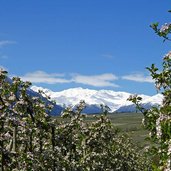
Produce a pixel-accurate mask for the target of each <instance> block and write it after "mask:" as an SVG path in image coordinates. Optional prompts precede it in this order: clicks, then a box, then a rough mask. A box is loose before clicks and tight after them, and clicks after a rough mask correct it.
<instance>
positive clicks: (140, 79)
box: [122, 74, 154, 83]
mask: <svg viewBox="0 0 171 171" xmlns="http://www.w3.org/2000/svg"><path fill="white" fill-rule="evenodd" d="M122 79H124V80H130V81H136V82H141V83H143V82H147V83H154V81H153V80H152V78H151V77H150V76H145V75H144V74H130V75H125V76H122Z"/></svg>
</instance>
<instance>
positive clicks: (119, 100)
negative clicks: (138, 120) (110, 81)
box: [31, 86, 163, 113]
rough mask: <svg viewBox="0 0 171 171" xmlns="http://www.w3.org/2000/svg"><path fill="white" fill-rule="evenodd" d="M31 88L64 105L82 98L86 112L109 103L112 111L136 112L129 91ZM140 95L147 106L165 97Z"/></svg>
mask: <svg viewBox="0 0 171 171" xmlns="http://www.w3.org/2000/svg"><path fill="white" fill-rule="evenodd" d="M31 89H32V90H33V91H35V92H38V90H42V91H43V92H45V93H46V94H47V95H48V96H50V97H51V99H52V100H55V101H56V103H57V105H60V106H62V107H65V106H73V107H74V106H75V105H77V104H79V102H80V101H81V100H84V101H85V103H86V105H87V111H88V112H85V113H96V112H98V108H99V111H100V110H101V107H100V105H101V104H103V105H107V106H108V107H109V108H110V109H111V111H110V112H134V111H135V110H136V108H135V106H134V105H133V103H132V102H130V101H128V100H127V99H128V98H129V96H130V95H132V94H131V93H128V92H121V91H113V90H92V89H87V88H86V89H84V88H81V87H78V88H70V89H66V90H63V91H58V92H54V91H52V90H50V89H47V88H42V87H38V86H32V87H31ZM139 96H141V97H142V99H143V100H142V105H143V106H145V107H146V108H150V107H152V106H157V105H160V104H161V103H162V99H163V97H162V95H161V94H156V95H154V96H148V95H144V94H140V95H139ZM88 108H89V109H88ZM93 108H94V110H93ZM130 109H131V110H130ZM84 111H86V109H85V110H84ZM84 111H83V112H84ZM94 111H96V112H94Z"/></svg>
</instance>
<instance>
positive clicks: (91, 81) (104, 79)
mask: <svg viewBox="0 0 171 171" xmlns="http://www.w3.org/2000/svg"><path fill="white" fill-rule="evenodd" d="M117 79H118V78H117V77H116V76H115V75H113V74H111V73H107V74H101V75H80V74H73V75H72V81H73V82H75V83H80V84H86V85H91V86H95V87H119V86H118V85H116V84H115V83H113V81H115V80H117Z"/></svg>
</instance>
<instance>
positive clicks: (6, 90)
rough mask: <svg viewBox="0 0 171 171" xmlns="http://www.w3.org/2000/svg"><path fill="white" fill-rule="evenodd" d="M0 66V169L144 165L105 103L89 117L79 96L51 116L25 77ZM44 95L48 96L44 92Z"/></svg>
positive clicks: (113, 169)
mask: <svg viewBox="0 0 171 171" xmlns="http://www.w3.org/2000/svg"><path fill="white" fill-rule="evenodd" d="M7 74H8V73H7V72H6V71H3V70H1V71H0V170H1V171H18V170H22V171H109V170H110V171H123V170H126V171H150V170H151V166H150V161H149V160H148V158H147V157H146V156H145V155H143V153H142V151H140V150H139V149H138V148H136V146H135V145H134V144H133V143H132V142H131V140H130V139H129V138H127V137H125V136H124V135H121V134H120V133H118V131H117V129H115V128H114V127H113V125H112V123H111V122H110V120H109V119H108V118H107V108H105V107H103V111H102V115H99V116H95V117H96V119H95V121H93V122H87V121H86V120H85V117H86V115H83V114H82V110H83V108H84V107H85V102H84V101H82V102H80V104H79V105H78V106H77V108H76V109H75V108H74V109H72V108H70V107H69V108H66V109H65V110H64V111H63V112H62V115H61V117H56V118H54V117H51V116H50V115H49V113H50V110H51V109H52V105H51V103H50V104H49V105H48V104H47V103H46V102H45V101H43V100H42V99H41V98H40V96H38V97H33V96H31V95H30V94H29V93H28V90H29V87H30V85H31V83H29V82H23V81H22V80H21V79H20V78H18V77H14V78H13V79H12V80H10V79H9V78H8V75H7ZM47 98H48V97H47Z"/></svg>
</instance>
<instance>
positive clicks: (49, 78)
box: [21, 71, 70, 84]
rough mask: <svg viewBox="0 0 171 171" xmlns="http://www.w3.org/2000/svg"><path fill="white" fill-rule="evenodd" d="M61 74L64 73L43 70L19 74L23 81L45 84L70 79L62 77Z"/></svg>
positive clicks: (65, 81) (64, 81) (63, 81)
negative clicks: (49, 72) (50, 72)
mask: <svg viewBox="0 0 171 171" xmlns="http://www.w3.org/2000/svg"><path fill="white" fill-rule="evenodd" d="M63 76H64V74H57V73H52V74H48V73H46V72H44V71H35V72H32V73H27V74H25V75H24V76H21V79H22V80H24V81H31V82H33V83H47V84H56V83H68V82H70V80H67V79H64V78H62V77H63Z"/></svg>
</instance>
